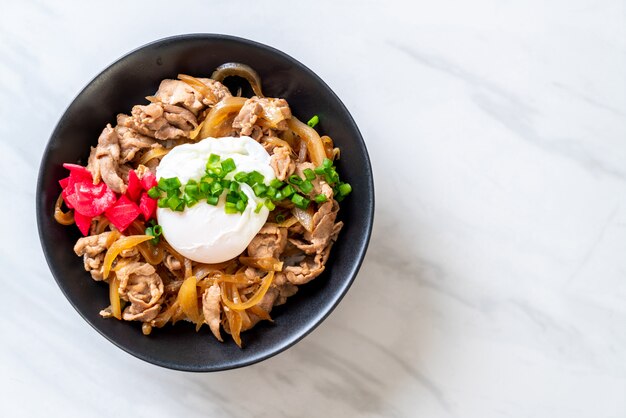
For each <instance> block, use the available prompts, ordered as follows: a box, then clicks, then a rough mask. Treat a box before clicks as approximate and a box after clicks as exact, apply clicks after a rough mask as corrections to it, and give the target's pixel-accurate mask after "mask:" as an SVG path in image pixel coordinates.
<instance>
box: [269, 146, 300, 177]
mask: <svg viewBox="0 0 626 418" xmlns="http://www.w3.org/2000/svg"><path fill="white" fill-rule="evenodd" d="M270 165H271V166H272V168H273V169H274V173H275V174H276V177H277V178H278V179H279V180H280V181H284V180H285V179H286V178H287V177H289V176H291V175H292V174H293V172H294V171H295V169H296V164H295V162H294V161H293V160H292V159H291V151H290V150H289V148H287V147H275V148H274V153H273V154H272V157H271V159H270Z"/></svg>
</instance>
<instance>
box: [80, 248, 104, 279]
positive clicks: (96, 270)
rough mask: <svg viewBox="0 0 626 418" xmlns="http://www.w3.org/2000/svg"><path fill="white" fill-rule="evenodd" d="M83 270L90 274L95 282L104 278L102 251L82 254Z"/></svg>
mask: <svg viewBox="0 0 626 418" xmlns="http://www.w3.org/2000/svg"><path fill="white" fill-rule="evenodd" d="M83 265H84V266H85V271H88V272H89V273H90V274H91V278H92V279H94V280H95V281H97V282H100V281H102V280H104V253H100V254H98V255H96V256H89V255H88V254H85V255H83Z"/></svg>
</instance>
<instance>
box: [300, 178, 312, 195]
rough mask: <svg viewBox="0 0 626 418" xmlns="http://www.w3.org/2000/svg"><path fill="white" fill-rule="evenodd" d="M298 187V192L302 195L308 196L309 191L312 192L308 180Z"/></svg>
mask: <svg viewBox="0 0 626 418" xmlns="http://www.w3.org/2000/svg"><path fill="white" fill-rule="evenodd" d="M299 187H300V190H302V193H304V194H309V193H311V190H313V183H311V182H310V181H308V180H305V181H303V182H302V183H301V184H300V186H299Z"/></svg>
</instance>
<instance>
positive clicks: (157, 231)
mask: <svg viewBox="0 0 626 418" xmlns="http://www.w3.org/2000/svg"><path fill="white" fill-rule="evenodd" d="M152 231H153V232H154V236H155V237H160V236H161V235H163V227H162V226H161V225H155V226H154V227H153V228H152Z"/></svg>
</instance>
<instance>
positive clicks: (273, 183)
mask: <svg viewBox="0 0 626 418" xmlns="http://www.w3.org/2000/svg"><path fill="white" fill-rule="evenodd" d="M270 186H272V187H273V188H275V189H280V188H281V187H283V182H282V181H280V180H278V179H274V180H272V181H270Z"/></svg>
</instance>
